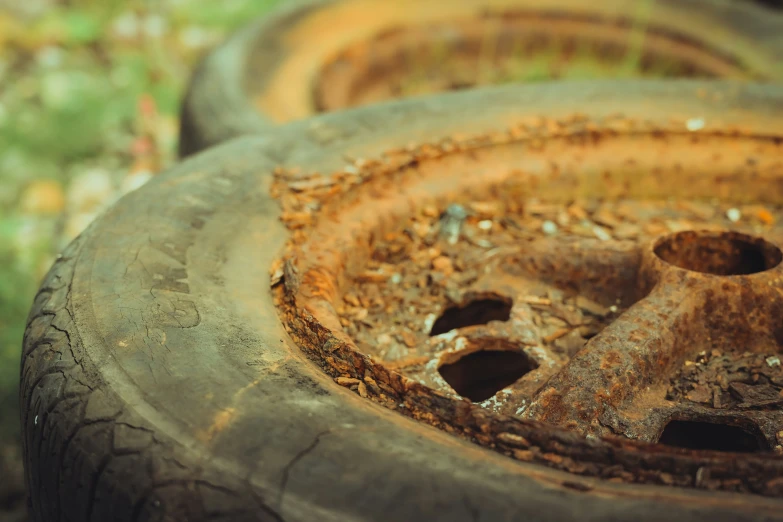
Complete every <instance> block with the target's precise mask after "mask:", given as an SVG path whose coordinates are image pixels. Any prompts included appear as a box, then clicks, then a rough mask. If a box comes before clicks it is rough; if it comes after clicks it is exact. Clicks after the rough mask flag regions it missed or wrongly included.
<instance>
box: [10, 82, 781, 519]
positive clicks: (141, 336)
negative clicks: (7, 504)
mask: <svg viewBox="0 0 783 522" xmlns="http://www.w3.org/2000/svg"><path fill="white" fill-rule="evenodd" d="M457 109H458V110H457ZM573 113H579V114H581V115H582V116H581V117H582V118H587V119H588V120H590V121H593V120H595V121H600V120H601V119H602V118H604V117H607V116H610V115H616V114H618V113H620V114H623V115H624V116H625V117H627V118H630V119H631V120H639V121H644V124H643V125H642V126H641V127H638V126H637V127H634V126H629V127H627V128H626V130H625V131H623V130H622V129H621V130H617V129H615V130H614V131H612V132H613V133H619V135H622V134H623V133H624V132H631V133H633V132H636V131H638V130H639V129H648V130H649V129H653V130H654V129H655V128H656V126H661V128H663V127H666V128H669V129H670V130H669V131H667V132H670V131H671V126H672V125H677V126H676V127H674V128H675V129H676V132H680V133H682V132H686V131H684V130H683V129H684V127H682V126H681V125H682V124H681V123H677V122H678V121H681V120H680V119H681V118H685V119H689V118H696V117H697V118H701V119H703V121H704V122H706V127H705V129H704V132H705V133H715V134H716V135H734V134H732V133H737V132H739V133H741V134H742V135H748V136H760V137H761V138H759V139H764V140H767V141H769V140H776V141H774V143H777V144H778V145H779V144H780V141H781V139H783V135H781V132H780V123H779V122H780V120H781V117H783V94H781V92H780V91H779V90H775V89H770V88H766V87H759V86H745V87H742V86H739V85H735V84H729V85H717V84H709V83H694V82H677V83H673V84H671V83H665V82H649V83H643V82H629V83H616V82H611V83H609V82H606V83H601V82H597V83H575V84H572V85H566V84H565V83H562V84H552V85H547V86H544V87H530V86H528V87H515V88H510V87H505V88H494V89H486V90H475V91H470V92H465V93H457V94H449V95H444V96H441V97H432V98H421V99H418V100H409V101H403V102H396V103H392V104H388V105H382V106H376V107H372V108H364V109H356V110H351V111H346V112H343V113H339V114H338V113H335V114H330V115H325V116H322V117H318V118H316V119H313V120H310V121H303V122H299V123H294V124H290V125H288V126H284V127H279V128H277V129H276V130H275V132H274V133H270V134H267V135H261V136H252V137H246V138H241V139H238V140H235V141H233V142H231V143H229V144H226V145H225V146H221V147H218V148H215V149H213V150H210V151H208V152H205V153H202V154H199V155H197V156H196V157H194V158H192V159H191V160H188V161H186V162H184V163H183V164H181V165H179V166H178V167H175V168H174V169H172V170H171V171H169V172H167V173H165V174H163V175H161V176H159V177H156V178H155V179H154V180H153V181H151V182H150V183H149V184H148V185H146V186H145V187H144V188H142V189H140V190H138V191H137V192H134V193H131V194H129V195H128V196H126V197H124V198H123V199H122V200H121V201H120V202H119V203H117V204H116V205H115V206H114V207H113V208H111V209H110V210H109V211H107V213H106V214H105V215H103V216H102V217H101V218H100V219H99V220H98V221H97V222H95V223H94V224H93V225H91V226H90V227H89V229H88V230H87V231H85V232H84V233H83V234H82V235H81V236H80V237H79V238H78V239H77V240H76V241H74V242H73V243H72V244H71V245H70V246H69V247H68V248H67V250H66V251H65V252H64V253H63V254H62V256H61V257H60V258H59V259H58V261H57V262H56V264H55V266H54V267H53V268H52V270H51V271H50V273H49V274H48V276H47V278H46V280H45V282H44V283H43V285H42V287H41V289H40V291H39V293H38V295H37V297H36V299H35V303H34V306H33V309H32V311H31V314H30V317H29V324H28V328H27V331H26V335H25V341H24V353H23V361H22V365H23V366H22V367H23V369H22V384H21V397H20V400H21V409H22V411H23V417H22V426H23V432H24V458H25V464H26V480H27V486H28V491H29V492H30V506H31V514H32V518H33V520H35V521H38V522H50V521H53V520H70V521H73V522H87V521H95V522H98V521H100V522H103V521H107V520H113V521H117V522H124V521H128V522H130V521H133V522H140V521H186V520H187V521H190V522H196V521H207V520H209V521H217V520H225V521H229V520H230V521H261V520H278V521H280V520H285V521H287V522H294V521H315V520H357V521H359V520H361V521H373V522H381V521H387V520H388V521H393V520H409V521H414V520H422V521H424V520H428V521H430V520H443V521H446V520H448V521H461V520H465V521H468V520H492V521H500V520H519V519H521V518H531V517H532V518H534V519H535V520H541V521H546V520H551V521H565V520H573V521H577V520H579V521H583V520H596V521H598V520H601V521H604V520H629V521H630V520H634V521H642V520H682V521H685V520H703V521H710V522H716V521H742V520H744V521H751V520H752V521H756V522H758V521H761V520H781V519H783V510H781V507H783V504H781V500H780V499H778V498H774V497H775V496H776V495H783V492H781V491H780V484H778V483H777V482H775V479H774V478H773V479H770V478H769V476H768V475H765V473H767V474H769V473H770V470H772V472H775V473H777V475H776V476H779V475H780V470H781V469H783V459H781V457H779V456H774V455H761V456H752V455H751V456H748V457H746V458H747V459H748V460H747V463H748V464H747V465H748V466H751V467H753V468H752V469H756V470H757V472H754V473H756V474H757V478H758V480H757V482H755V483H754V484H756V485H755V486H753V487H758V488H760V489H758V492H761V493H763V494H765V495H767V496H766V497H765V496H763V495H751V494H737V493H731V492H726V491H705V490H699V489H698V488H672V487H662V486H656V485H633V484H623V483H617V481H616V480H615V481H609V482H607V481H604V480H601V479H600V478H595V477H590V476H579V475H574V474H569V473H565V472H562V471H558V470H556V469H550V468H548V467H546V466H541V465H534V464H529V463H522V462H516V461H514V460H512V459H510V458H508V457H505V456H503V455H499V454H498V453H495V452H493V451H490V450H488V449H485V448H482V447H479V446H477V445H475V444H472V443H470V442H469V441H467V440H464V439H462V438H459V437H455V436H452V435H449V434H446V433H444V432H442V431H439V430H437V429H433V428H432V427H429V426H426V425H423V424H421V423H418V422H416V421H413V420H411V419H409V418H406V417H405V416H403V415H400V414H399V413H397V412H393V411H389V410H388V409H385V408H383V407H381V406H380V405H378V404H375V403H373V402H371V401H368V400H367V399H363V398H361V397H359V396H358V395H356V394H354V393H351V392H350V391H348V390H347V389H346V388H343V387H341V386H339V385H338V384H336V383H335V382H334V379H333V378H332V377H331V376H329V375H326V374H325V373H324V372H323V371H322V370H321V368H319V367H318V366H317V365H316V364H313V362H311V361H310V360H308V358H306V357H305V356H304V355H303V353H302V351H301V350H300V348H298V347H297V345H296V344H295V343H294V342H293V341H292V340H291V338H290V337H289V335H288V334H287V333H286V330H285V329H284V328H283V326H282V324H281V319H280V317H279V316H278V313H277V311H276V309H275V306H274V304H273V297H272V292H271V290H270V284H269V272H270V267H271V266H272V265H273V263H274V262H275V261H276V259H277V258H278V256H279V255H280V252H281V250H282V249H283V247H284V245H285V242H286V241H287V239H288V238H289V232H287V230H286V229H285V228H284V226H283V224H282V223H281V222H280V220H279V217H280V210H279V207H278V204H277V203H276V202H275V201H274V200H273V199H272V198H271V197H270V195H269V190H270V184H271V183H272V172H273V170H274V169H275V168H276V167H278V166H282V167H284V168H299V169H301V170H302V171H303V172H315V171H317V172H321V173H328V172H334V171H340V170H342V169H344V168H345V167H346V165H347V163H346V161H348V160H346V159H345V158H346V157H348V156H350V157H354V158H368V159H371V158H375V157H379V155H381V153H383V152H384V151H387V150H390V149H399V148H400V147H405V146H407V145H408V144H409V143H411V142H414V143H415V142H434V141H437V140H439V139H441V138H443V137H446V136H451V135H452V134H453V133H455V132H464V131H466V130H469V131H470V133H474V134H483V133H490V134H493V133H497V132H500V131H503V129H507V128H509V127H512V126H514V125H516V124H518V123H519V122H524V121H535V120H536V118H533V117H534V116H536V115H539V114H543V115H546V116H548V117H552V118H566V117H568V116H569V115H571V114H573ZM673 122H674V123H673ZM600 128H601V127H600V125H598V127H597V129H598V130H599V131H600ZM738 129H741V130H738ZM672 132H673V131H672ZM661 136H663V135H662V134H654V135H653V137H652V138H651V139H656V140H660V139H662V138H661ZM770 143H772V142H770ZM577 146H579V147H581V146H583V144H582V145H577ZM348 165H350V164H348ZM544 429H545V428H543V427H542V428H540V430H544ZM535 430H539V428H534V429H533V431H531V432H530V433H531V435H530V436H536V435H535V434H536V433H538V432H537V431H535ZM548 430H549V431H545V432H541V433H545V434H548V435H546V437H545V439H546V440H549V437H553V438H552V440H555V439H557V440H559V441H560V442H557V443H556V444H555V447H554V448H555V449H553V450H552V451H553V452H554V453H552V455H554V456H552V457H551V459H552V461H553V462H555V461H556V460H557V452H558V451H559V452H567V451H568V450H569V448H570V447H571V446H572V445H573V446H580V445H581V446H580V447H582V449H583V450H584V451H586V452H587V454H589V455H592V457H591V458H594V459H598V460H602V459H603V461H606V460H607V459H608V461H610V462H609V463H608V465H611V461H612V460H613V459H614V460H616V461H617V462H618V464H617V466H615V467H618V466H619V467H620V468H622V465H624V464H622V463H623V462H626V461H628V462H630V461H633V459H637V460H638V459H639V458H641V457H639V455H641V453H639V452H642V451H644V448H646V447H648V446H647V445H644V444H640V443H633V442H629V441H619V442H618V441H614V442H611V441H592V442H585V441H584V439H580V438H578V437H573V436H572V434H571V435H569V434H568V433H566V432H562V431H558V430H552V429H551V428H549V429H548ZM580 441H581V442H580ZM585 444H586V445H585ZM557 448H559V449H557ZM580 451H582V450H580ZM657 451H659V452H661V451H662V452H663V453H659V454H662V455H664V457H665V459H667V460H666V461H667V462H671V463H674V464H671V465H672V466H674V465H675V464H677V462H679V460H678V459H684V458H691V457H690V456H688V455H686V454H684V453H683V452H677V451H670V452H668V453H667V452H666V451H665V450H660V449H659V450H657ZM599 454H600V455H603V457H601V456H599ZM610 455H615V456H614V457H611V456H610ZM634 455H636V456H634ZM708 457H709V459H710V460H709V462H708V465H712V464H715V463H718V464H720V465H728V466H732V465H733V464H730V462H731V461H732V459H734V457H735V456H733V455H729V456H728V457H726V456H725V455H723V456H721V455H714V454H709V455H708ZM705 458H706V457H705ZM727 458H728V460H726V459H727ZM623 459H626V460H623ZM628 459H631V460H628ZM560 460H561V461H562V460H563V459H562V458H561V459H560ZM656 462H658V461H656ZM738 462H740V464H742V463H743V462H746V461H744V460H742V461H738ZM709 463H712V464H709ZM727 463H728V464H727ZM655 465H658V464H655ZM666 465H670V464H666ZM738 465H739V464H738ZM743 465H744V464H743ZM748 469H751V468H748ZM776 470H777V471H776ZM693 471H695V470H693V469H692V470H691V471H689V472H688V473H690V472H693ZM606 476H610V475H606ZM620 477H622V475H621V476H620ZM765 477H766V478H765ZM754 480H756V479H754ZM620 482H622V480H620ZM778 482H779V481H778ZM764 488H766V489H764ZM775 488H778V489H775ZM776 492H777V493H776ZM770 497H772V498H770Z"/></svg>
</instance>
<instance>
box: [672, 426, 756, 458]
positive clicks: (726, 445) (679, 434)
mask: <svg viewBox="0 0 783 522" xmlns="http://www.w3.org/2000/svg"><path fill="white" fill-rule="evenodd" d="M658 444H663V445H666V446H673V447H677V448H685V449H691V450H710V451H720V452H730V453H761V452H767V451H769V450H770V448H769V445H768V444H767V443H766V441H764V438H763V436H762V435H761V433H760V432H759V430H758V427H756V426H747V425H746V426H740V425H736V424H729V423H728V421H726V422H718V421H716V420H709V421H707V420H703V421H702V420H677V419H673V420H671V421H669V422H668V423H667V424H666V427H665V428H664V429H663V432H662V433H661V436H660V438H659V439H658Z"/></svg>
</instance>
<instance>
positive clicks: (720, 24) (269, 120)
mask: <svg viewBox="0 0 783 522" xmlns="http://www.w3.org/2000/svg"><path fill="white" fill-rule="evenodd" d="M373 2H377V3H378V5H379V6H383V5H384V4H385V5H386V6H388V3H387V2H386V0H312V1H307V2H296V3H295V4H294V5H293V6H292V5H291V4H289V3H286V4H285V7H284V8H283V9H282V10H279V11H278V12H276V13H273V14H271V15H270V16H266V17H264V18H261V19H259V20H256V21H255V22H253V23H251V24H250V25H249V26H247V27H245V28H244V29H242V30H240V31H238V32H237V33H236V34H235V35H233V36H232V37H231V38H229V39H228V40H227V41H226V42H225V43H224V44H222V45H221V46H219V47H218V48H217V49H216V50H215V51H214V52H212V53H210V54H209V55H208V56H207V57H206V58H205V59H204V60H203V61H202V63H201V64H200V65H199V67H198V69H197V71H196V72H195V74H194V76H193V78H192V80H191V83H190V86H189V88H188V92H187V94H186V97H185V100H184V103H183V106H182V116H181V129H180V133H181V137H180V145H179V153H180V156H181V157H185V156H188V155H189V154H192V153H194V152H197V151H199V150H203V149H205V148H207V147H209V146H212V145H215V144H217V143H220V142H223V141H225V140H227V139H230V138H233V137H236V136H239V135H243V134H249V133H254V132H259V131H261V130H263V129H264V128H266V127H268V126H269V125H274V124H277V123H280V122H285V121H291V120H295V119H300V118H302V117H305V116H309V115H311V114H313V113H315V112H316V107H315V101H314V100H313V96H312V90H313V83H314V82H315V80H316V77H317V74H318V72H319V70H320V68H319V63H318V61H319V60H323V61H325V60H327V59H328V58H330V57H331V54H334V53H336V52H338V51H339V50H341V49H343V48H344V47H345V46H346V45H348V43H350V42H345V41H343V40H345V37H343V36H342V31H344V29H345V28H344V27H342V26H341V25H339V24H329V23H322V24H321V25H319V26H318V30H317V31H316V30H313V29H309V30H308V27H309V26H308V25H307V24H312V23H319V20H320V19H319V17H322V16H323V15H324V14H325V13H332V12H338V13H339V16H338V15H335V16H337V18H339V17H343V18H344V17H346V16H347V15H348V14H350V13H353V14H354V15H357V13H355V11H359V9H358V8H357V6H364V15H366V14H367V13H366V12H367V11H369V12H372V9H371V8H370V9H367V5H366V4H368V3H369V4H372V3H373ZM438 2H440V4H442V5H440V7H439V9H440V12H441V13H442V15H441V14H433V13H432V11H433V5H438ZM397 3H398V4H399V2H397ZM399 9H400V10H401V11H403V12H404V13H405V14H404V18H403V20H392V19H388V20H387V19H385V18H384V17H375V18H373V19H372V23H373V24H374V26H375V27H374V28H373V29H372V31H374V32H375V33H381V32H383V31H388V30H393V29H396V28H398V27H399V26H400V24H405V23H408V24H413V23H418V22H420V21H421V20H422V19H424V18H425V14H423V12H424V11H427V14H426V17H427V19H428V20H436V21H437V20H442V21H443V20H445V21H448V20H451V19H452V18H454V17H455V16H457V15H456V14H455V13H457V12H459V13H460V15H459V16H463V17H464V16H465V12H472V13H473V14H472V16H476V17H479V16H482V14H483V13H484V12H485V11H487V10H491V9H495V10H497V11H498V12H505V11H510V12H513V11H515V10H519V11H522V12H532V13H550V12H554V13H557V12H573V13H579V15H580V16H583V17H588V18H589V17H594V18H599V19H600V18H601V17H606V16H617V14H618V13H632V12H634V10H635V9H637V2H636V0H611V1H605V2H574V1H572V0H546V1H541V0H495V1H493V2H491V3H489V4H488V3H487V2H485V1H482V0H430V1H429V2H418V1H414V0H411V1H410V2H407V3H406V4H405V5H402V4H400V5H399ZM419 11H421V12H422V13H419ZM417 13H418V14H417ZM611 13H614V15H611ZM650 13H651V15H652V19H651V20H650V23H651V24H652V25H655V26H657V27H660V28H663V29H666V30H671V31H672V34H675V35H680V36H678V37H682V38H684V39H689V40H692V41H694V42H700V43H702V44H704V45H705V46H707V47H709V48H711V49H714V50H715V51H716V52H718V53H720V54H723V55H726V56H731V57H733V58H735V59H736V60H737V61H738V62H739V63H742V65H743V66H744V67H745V68H747V70H748V74H749V76H750V77H755V78H769V79H779V78H783V65H782V64H783V39H781V38H780V35H781V34H783V14H781V13H779V12H775V11H772V10H769V9H765V8H763V7H760V6H758V5H756V4H754V3H752V2H748V1H745V0H741V1H737V0H654V1H653V6H652V8H651V10H650ZM357 16H358V18H359V21H360V22H361V20H362V16H363V15H357ZM401 16H403V15H401ZM433 17H434V18H433ZM337 18H336V19H337ZM348 19H353V18H351V17H348ZM321 22H322V20H321ZM360 22H359V23H360ZM297 31H298V32H297ZM302 33H304V36H303V34H302ZM294 34H297V35H298V39H297V40H296V41H293V35H294ZM308 38H309V39H308ZM330 42H332V43H330ZM313 49H319V51H318V52H319V53H331V54H327V55H326V56H324V57H321V56H313V55H312V50H313ZM302 63H304V64H305V65H304V66H303V65H302ZM320 65H323V63H320ZM292 66H293V70H294V71H298V72H293V73H292V72H290V69H291V68H292ZM270 95H271V96H270ZM265 97H266V98H270V101H269V102H268V104H271V105H272V106H270V107H269V110H272V109H274V110H273V111H272V112H274V114H270V113H269V112H268V111H267V112H264V109H262V108H260V105H259V104H258V103H257V100H258V99H261V98H265ZM278 98H285V100H286V102H285V103H282V102H276V101H275V100H277V99H278Z"/></svg>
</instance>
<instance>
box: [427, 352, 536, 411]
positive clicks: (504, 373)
mask: <svg viewBox="0 0 783 522" xmlns="http://www.w3.org/2000/svg"><path fill="white" fill-rule="evenodd" d="M537 367H538V365H537V364H536V363H535V361H533V360H532V359H530V358H529V357H528V356H527V355H526V354H525V353H523V352H519V351H508V350H481V351H478V352H471V353H469V354H467V355H464V356H462V357H460V358H459V359H457V360H456V361H454V362H451V363H448V364H443V365H441V367H440V368H438V371H439V372H440V374H441V376H442V377H443V379H445V381H446V382H447V383H449V385H450V386H451V387H452V388H454V391H456V392H457V393H458V394H460V395H461V396H462V397H465V398H466V399H470V400H471V401H473V402H482V401H485V400H487V399H489V398H490V397H492V396H493V395H495V394H496V393H497V392H499V391H500V390H502V389H503V388H505V387H507V386H510V385H511V384H514V383H515V382H516V381H518V380H519V379H520V378H521V377H522V376H524V375H525V374H527V373H528V372H530V371H532V370H535V369H536V368H537Z"/></svg>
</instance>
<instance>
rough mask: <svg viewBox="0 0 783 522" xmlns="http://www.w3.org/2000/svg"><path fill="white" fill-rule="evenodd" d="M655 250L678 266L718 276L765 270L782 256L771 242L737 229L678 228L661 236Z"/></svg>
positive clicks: (659, 255) (778, 262)
mask: <svg viewBox="0 0 783 522" xmlns="http://www.w3.org/2000/svg"><path fill="white" fill-rule="evenodd" d="M654 251H655V255H657V256H658V257H659V258H661V259H663V260H664V261H666V262H667V263H669V264H672V265H674V266H677V267H679V268H684V269H686V270H692V271H694V272H701V273H704V274H714V275H721V276H732V275H748V274H756V273H758V272H764V271H765V270H769V269H771V268H775V267H776V266H778V264H780V261H781V260H782V259H783V253H781V251H780V249H779V248H778V247H776V246H775V245H773V244H772V243H769V242H767V241H765V240H764V239H762V238H759V237H753V236H748V235H746V234H740V233H738V232H707V231H698V232H697V231H686V232H679V233H677V234H673V235H670V236H667V237H664V238H661V239H660V240H659V241H658V242H657V244H656V245H655V248H654Z"/></svg>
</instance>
